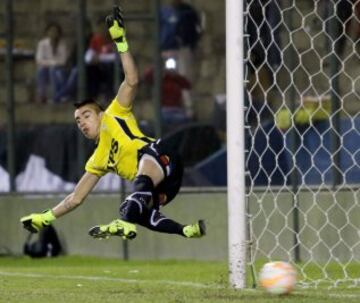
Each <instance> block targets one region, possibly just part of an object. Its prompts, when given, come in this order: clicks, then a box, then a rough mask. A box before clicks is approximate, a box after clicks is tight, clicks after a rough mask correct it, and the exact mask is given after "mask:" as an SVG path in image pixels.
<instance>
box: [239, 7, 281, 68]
mask: <svg viewBox="0 0 360 303" xmlns="http://www.w3.org/2000/svg"><path fill="white" fill-rule="evenodd" d="M246 2H247V6H248V11H249V15H248V17H247V23H246V32H247V33H248V34H249V41H248V42H249V45H248V47H249V51H250V53H251V56H250V64H251V68H256V67H259V66H262V65H263V64H265V65H266V67H267V69H274V70H275V69H276V68H277V67H278V66H279V65H280V64H281V48H280V47H279V45H280V26H279V24H280V23H281V7H280V4H279V3H277V1H274V0H247V1H246ZM269 74H271V73H270V72H269Z"/></svg>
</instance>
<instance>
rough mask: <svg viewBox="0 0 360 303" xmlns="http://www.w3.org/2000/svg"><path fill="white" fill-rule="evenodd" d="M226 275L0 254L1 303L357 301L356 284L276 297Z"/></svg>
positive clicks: (186, 265)
mask: <svg viewBox="0 0 360 303" xmlns="http://www.w3.org/2000/svg"><path fill="white" fill-rule="evenodd" d="M227 275H228V274H227V264H226V263H224V262H201V261H129V262H124V261H122V260H118V259H101V258H91V257H59V258H48V259H47V258H45V259H30V258H27V257H21V258H20V257H19V258H14V257H13V258H10V257H0V302H1V303H2V302H4V303H5V302H6V303H8V302H16V303H17V302H22V303H27V302H36V303H42V302H46V303H57V302H68V303H71V302H74V303H75V302H76V303H79V302H86V303H95V302H96V303H98V302H99V303H103V302H104V303H105V302H111V303H114V302H129V303H132V302H134V303H138V302H139V303H140V302H141V303H145V302H146V303H152V302H164V303H169V302H174V303H183V302H184V303H185V302H195V303H197V302H210V303H211V302H304V303H305V302H306V303H308V302H311V303H313V302H315V303H317V302H326V303H329V302H347V303H350V302H360V289H359V288H337V289H332V290H328V289H321V288H320V289H301V288H297V289H296V290H295V291H294V292H293V293H292V294H291V295H288V296H280V297H279V296H270V295H268V294H265V293H264V292H263V291H261V290H251V289H245V290H234V289H230V288H228V281H227Z"/></svg>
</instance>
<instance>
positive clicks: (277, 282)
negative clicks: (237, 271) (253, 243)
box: [259, 261, 296, 295]
mask: <svg viewBox="0 0 360 303" xmlns="http://www.w3.org/2000/svg"><path fill="white" fill-rule="evenodd" d="M259 282H260V285H261V286H262V287H263V288H264V289H265V290H266V291H267V292H268V293H271V294H276V295H282V294H289V293H290V292H291V291H292V290H293V289H294V287H295V284H296V270H295V269H294V267H293V266H292V265H291V264H289V263H287V262H281V261H278V262H269V263H266V264H265V265H264V266H263V267H262V269H261V271H260V276H259Z"/></svg>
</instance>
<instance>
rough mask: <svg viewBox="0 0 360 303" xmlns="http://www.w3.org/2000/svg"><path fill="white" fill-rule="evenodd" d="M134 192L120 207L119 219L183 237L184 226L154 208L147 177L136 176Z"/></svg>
mask: <svg viewBox="0 0 360 303" xmlns="http://www.w3.org/2000/svg"><path fill="white" fill-rule="evenodd" d="M134 185H135V192H134V193H133V194H131V195H130V196H128V197H127V198H126V200H125V201H124V202H123V203H122V204H121V205H120V218H121V219H122V220H124V221H127V222H131V223H137V224H140V225H142V226H144V227H147V228H149V229H151V230H154V231H157V232H162V233H168V234H178V235H182V236H184V233H183V228H184V225H182V224H180V223H178V222H176V221H174V220H172V219H169V218H167V217H165V216H164V215H163V214H161V213H160V212H159V211H158V210H156V208H154V205H153V203H154V201H153V199H152V198H153V191H154V184H153V182H152V180H151V178H150V177H149V176H146V175H140V176H137V177H136V179H135V182H134Z"/></svg>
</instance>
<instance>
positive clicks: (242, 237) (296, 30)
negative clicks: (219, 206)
mask: <svg viewBox="0 0 360 303" xmlns="http://www.w3.org/2000/svg"><path fill="white" fill-rule="evenodd" d="M226 60H227V64H226V67H227V73H226V77H227V82H226V91H227V152H228V165H227V169H228V214H229V216H228V228H229V231H228V233H229V236H228V239H229V271H230V275H229V280H230V284H231V286H233V287H235V288H244V287H246V283H245V281H246V274H245V273H246V268H247V266H251V268H252V269H255V270H254V272H255V273H257V272H258V271H259V269H260V267H261V266H262V264H264V262H268V261H276V260H282V261H287V262H290V263H292V264H293V265H294V266H295V267H296V268H297V271H298V274H299V285H300V286H304V287H339V286H346V287H357V286H359V284H360V0H316V1H308V0H243V1H239V0H227V1H226ZM245 176H246V177H245ZM245 178H246V180H245ZM247 229H248V230H247ZM247 252H248V254H247ZM249 268H250V267H249ZM255 276H256V274H255Z"/></svg>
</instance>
